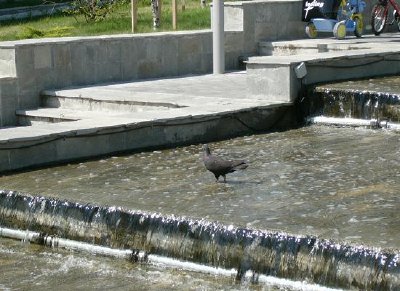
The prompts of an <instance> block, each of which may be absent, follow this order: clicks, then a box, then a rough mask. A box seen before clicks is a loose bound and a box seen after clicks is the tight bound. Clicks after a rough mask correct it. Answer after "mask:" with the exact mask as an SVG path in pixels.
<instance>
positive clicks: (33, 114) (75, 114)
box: [16, 108, 99, 126]
mask: <svg viewBox="0 0 400 291" xmlns="http://www.w3.org/2000/svg"><path fill="white" fill-rule="evenodd" d="M16 115H17V118H18V124H19V125H23V126H26V125H35V124H37V123H57V122H68V121H77V120H81V119H84V118H95V117H98V116H99V113H98V112H93V111H81V110H79V111H78V110H71V109H60V108H38V109H34V110H17V111H16Z"/></svg>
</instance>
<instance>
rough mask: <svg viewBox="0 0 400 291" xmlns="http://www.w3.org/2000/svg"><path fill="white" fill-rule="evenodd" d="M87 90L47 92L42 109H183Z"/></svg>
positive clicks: (101, 110)
mask: <svg viewBox="0 0 400 291" xmlns="http://www.w3.org/2000/svg"><path fill="white" fill-rule="evenodd" d="M84 90H85V89H77V90H73V89H71V90H60V91H55V90H46V91H44V92H42V94H41V102H42V107H45V108H63V109H75V110H79V111H100V112H104V111H107V112H143V111H160V110H161V111H162V110H169V109H171V108H183V107H186V106H181V105H178V104H175V103H169V102H158V101H143V100H137V99H135V98H129V97H132V96H116V95H115V94H118V92H116V93H114V94H113V92H111V96H105V95H102V93H103V94H104V92H102V93H100V94H97V93H96V92H95V93H93V94H90V95H85V91H84Z"/></svg>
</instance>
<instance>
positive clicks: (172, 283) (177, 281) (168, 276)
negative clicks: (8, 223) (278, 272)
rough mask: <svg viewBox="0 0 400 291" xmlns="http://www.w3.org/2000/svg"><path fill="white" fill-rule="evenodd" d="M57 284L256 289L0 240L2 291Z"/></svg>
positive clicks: (70, 287) (219, 279)
mask: <svg viewBox="0 0 400 291" xmlns="http://www.w3.org/2000/svg"><path fill="white" fill-rule="evenodd" d="M60 285H61V286H62V289H63V290H89V289H90V290H96V289H97V290H106V289H108V290H110V289H112V290H252V289H254V290H257V289H255V288H256V285H254V284H251V283H249V282H247V283H243V284H237V283H235V280H234V278H227V277H221V276H213V275H207V274H200V273H195V272H190V271H185V270H180V269H173V268H165V267H163V266H161V265H143V264H132V263H129V262H127V261H124V260H120V259H113V258H108V257H99V256H91V255H86V254H82V253H77V252H73V251H67V250H62V249H57V250H53V249H51V248H45V247H41V246H38V245H30V244H26V243H23V242H20V241H16V240H11V239H4V238H0V290H32V289H40V290H56V289H57V288H59V287H60ZM259 287H260V286H259ZM264 287H265V288H267V289H266V290H279V289H278V287H274V286H268V285H265V286H264Z"/></svg>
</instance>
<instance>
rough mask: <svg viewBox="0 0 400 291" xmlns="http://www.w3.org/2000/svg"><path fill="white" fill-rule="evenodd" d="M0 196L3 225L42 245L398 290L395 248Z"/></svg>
mask: <svg viewBox="0 0 400 291" xmlns="http://www.w3.org/2000/svg"><path fill="white" fill-rule="evenodd" d="M0 202H1V204H0V215H1V217H3V219H2V224H3V225H5V226H10V227H14V228H15V227H17V228H21V229H26V228H29V229H32V230H35V231H38V232H40V233H45V234H46V237H45V235H44V234H43V235H40V236H38V237H37V238H35V241H43V242H44V243H46V241H47V240H49V239H48V238H47V236H55V237H58V236H60V237H69V238H72V239H75V240H78V241H87V242H91V243H95V244H100V245H105V246H111V247H114V248H125V249H140V250H142V251H144V252H146V253H149V254H155V255H162V256H166V257H174V258H180V259H183V260H188V261H193V262H197V263H201V264H205V265H211V266H214V267H219V268H225V269H231V268H235V269H236V270H237V278H241V277H242V276H243V275H244V274H245V273H246V272H247V271H252V272H254V273H255V274H261V275H264V274H268V275H273V276H278V277H284V278H290V279H294V280H309V281H313V282H318V283H322V284H324V285H328V286H329V285H333V286H339V287H346V288H350V287H357V288H360V289H377V288H378V289H382V288H383V289H395V288H400V281H399V272H400V256H399V253H397V252H390V251H380V250H377V249H369V248H367V247H361V246H351V245H344V244H338V243H335V242H333V241H330V240H323V239H318V238H317V237H313V236H293V235H289V234H285V233H279V232H267V231H259V230H252V229H246V228H237V227H234V226H232V225H229V226H225V225H222V224H219V223H216V222H209V221H206V220H192V219H187V218H182V217H175V216H162V215H159V214H151V213H146V212H138V211H125V210H123V209H120V208H115V207H112V208H107V207H99V206H91V205H80V204H78V203H70V202H67V201H59V200H55V199H47V198H44V197H32V196H26V195H21V194H19V193H15V192H8V191H2V192H0ZM0 233H1V229H0ZM50 241H51V240H50ZM50 244H51V243H50ZM134 254H136V252H133V255H134ZM130 257H131V258H132V254H131V255H130ZM143 257H144V258H145V257H146V256H145V255H144V256H143ZM135 258H136V259H134V261H136V260H137V257H135Z"/></svg>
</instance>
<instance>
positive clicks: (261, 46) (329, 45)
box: [258, 38, 374, 56]
mask: <svg viewBox="0 0 400 291" xmlns="http://www.w3.org/2000/svg"><path fill="white" fill-rule="evenodd" d="M373 46H374V45H371V41H370V40H369V42H366V41H365V40H364V39H357V40H356V41H355V40H354V39H344V40H342V41H341V42H340V43H338V42H337V41H335V39H333V38H322V39H320V38H319V39H310V40H309V41H304V40H297V41H296V40H294V41H293V40H291V41H260V42H259V43H258V53H259V55H260V56H289V55H304V54H306V55H315V54H317V53H325V52H335V51H348V50H355V49H368V48H372V47H373Z"/></svg>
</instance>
